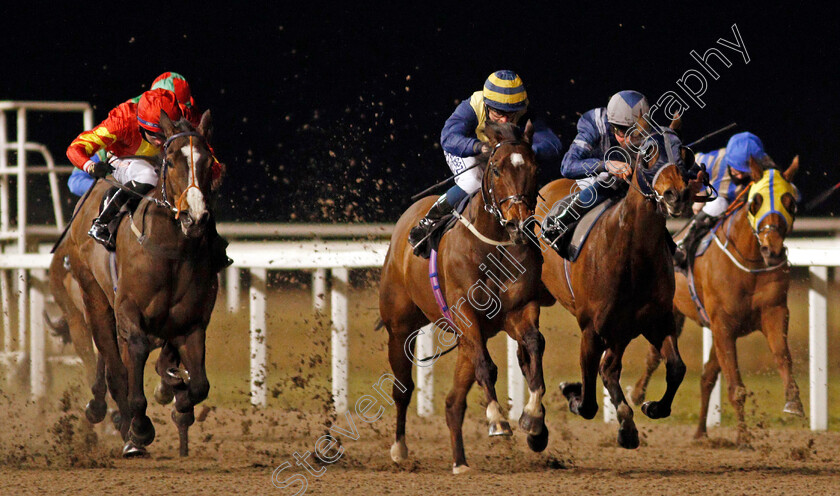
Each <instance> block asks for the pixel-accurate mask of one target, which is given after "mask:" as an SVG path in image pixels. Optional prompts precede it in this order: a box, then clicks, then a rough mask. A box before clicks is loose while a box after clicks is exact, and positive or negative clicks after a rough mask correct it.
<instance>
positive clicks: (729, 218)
mask: <svg viewBox="0 0 840 496" xmlns="http://www.w3.org/2000/svg"><path fill="white" fill-rule="evenodd" d="M746 191H749V187H747V188H745V189H744V191H742V192H741V194H739V195H738V197H737V198H736V199H735V201H734V202H732V205H730V207H729V208H728V209H726V212H725V213H724V217H723V218H722V219H721V223H720V224H719V225H720V226H721V227H723V224H724V223H725V224H726V231H725V233H724V238H725V241H726V242H725V243H723V242H721V240H720V238H719V237H718V235H717V232H716V233H715V235H714V238H715V244H716V245H717V246H718V248H720V249H721V251H723V253H724V254H726V256H727V257H728V258H729V260H730V261H732V263H733V264H734V265H735V266H736V267H738V269H740V270H742V271H744V272H747V273H750V274H757V273H761V272H770V271H773V270H776V269H779V268H781V267H786V266H789V265H790V262H789V261H788V260H784V261H783V262H780V263H778V264H776V265H773V266H770V267H761V268H758V269H750V268H749V267H746V266H745V265H744V264H742V263H741V262H739V261H738V260H737V259H736V258H735V256H734V255H733V254H732V252H731V251H729V246H730V243H731V242H732V240H731V239H730V237H729V231H730V230H731V229H732V224H733V223H734V222H733V221H734V218H735V217H734V216H733V214H734V213H735V212H736V211H738V210H739V209H740V208H741V207H743V206H744V205H746V202H744V201H741V202H740V203H738V199H740V198H741V196H743V194H744V192H746ZM733 207H734V208H733ZM750 230H751V231H752V233H753V236H755V239H756V241H758V234H759V232H761V231H764V229H762V230H761V231H758V232H757V231H756V230H755V229H753V227H752V226H750ZM731 246H732V248H734V249H735V252H736V253H738V256H739V257H741V258H742V259H743V260H744V261H746V262H760V261H761V260H760V259H750V258H748V257H746V256H745V255H744V254H743V253H741V251H740V250H738V247H737V246H735V244H734V243H732V245H731Z"/></svg>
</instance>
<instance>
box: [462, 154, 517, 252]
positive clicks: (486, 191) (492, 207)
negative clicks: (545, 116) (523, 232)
mask: <svg viewBox="0 0 840 496" xmlns="http://www.w3.org/2000/svg"><path fill="white" fill-rule="evenodd" d="M521 143H522V141H520V140H504V141H500V142H498V143H496V145H495V146H493V151H492V152H490V158H489V159H488V160H487V167H486V168H485V170H484V175H483V177H482V179H481V200H482V202H483V203H484V210H485V211H487V212H488V213H490V214H492V215H493V217H495V218H496V220H497V221H498V222H499V224H500V225H501V226H502V227H504V226H506V225H508V224H509V223H510V222H511V221H509V220H506V219H505V217H504V215H503V214H502V210H501V207H502V205H504V204H505V202H508V201H512V202H513V204H514V205H515V204H517V203H524V204H525V205H528V204H529V202H528V198H527V197H526V196H525V195H524V194H518V195H510V196H506V197H504V198H502V199H501V200H496V195H495V193H494V191H493V187H492V186H488V182H489V178H490V174H489V173H488V172H490V171H491V170H492V169H495V168H496V164H495V162H494V161H493V157H495V156H496V152H497V151H498V150H499V148H501V147H502V145H518V144H521ZM454 215H455V217H456V218H457V219H458V220H459V221H460V222H461V224H463V225H464V226H466V228H467V229H469V231H470V232H471V233H473V234H474V235H475V237H476V238H478V239H479V240H481V241H482V242H484V243H487V244H488V245H493V246H510V245H513V244H516V243H515V242H514V241H512V240H508V241H496V240H494V239H490V238H488V237H487V236H485V235H483V234H481V232H480V231H479V230H478V228H476V227H475V225H474V224H473V223H472V222H470V221H469V220H468V219H467V218H466V217H464V216H463V215H461V214H459V213H458V212H457V211H455V212H454Z"/></svg>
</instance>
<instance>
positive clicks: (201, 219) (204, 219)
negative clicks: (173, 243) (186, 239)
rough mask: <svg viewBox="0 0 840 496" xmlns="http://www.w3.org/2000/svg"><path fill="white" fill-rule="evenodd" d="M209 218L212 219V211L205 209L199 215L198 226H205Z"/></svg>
mask: <svg viewBox="0 0 840 496" xmlns="http://www.w3.org/2000/svg"><path fill="white" fill-rule="evenodd" d="M208 220H210V212H207V211H204V212H202V213H201V215H199V216H198V220H196V221H195V223H196V225H198V226H203V225H204V224H206V223H207V221H208Z"/></svg>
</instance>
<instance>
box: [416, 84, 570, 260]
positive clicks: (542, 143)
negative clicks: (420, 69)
mask: <svg viewBox="0 0 840 496" xmlns="http://www.w3.org/2000/svg"><path fill="white" fill-rule="evenodd" d="M527 109H528V94H527V93H526V92H525V85H524V84H523V83H522V80H521V79H520V78H519V76H518V75H516V73H515V72H513V71H496V72H494V73H493V74H490V76H489V77H488V78H487V80H486V81H485V82H484V89H483V90H481V91H476V92H475V93H473V94H472V96H470V98H469V99H468V100H464V101H462V102H461V103H460V104H459V105H458V107H457V108H455V111H454V112H453V113H452V115H451V116H450V117H449V118H448V119H447V120H446V124H444V126H443V130H442V131H441V134H440V144H441V146H442V147H443V154H444V157H445V158H446V163H447V164H448V165H449V168H450V170H452V173H453V174H455V175H456V177H455V185H454V186H452V187H451V188H450V189H449V190H448V191H447V192H446V193H445V194H443V195H442V196H441V197H440V198H439V199H438V200H437V201H436V202H435V203H434V205H432V208H431V209H429V213H427V214H426V217H425V218H423V219H421V220H420V223H419V224H418V225H417V226H416V227H414V228H412V229H411V232H410V233H409V236H408V242H409V243H410V244H411V245H412V246H414V247H415V253H416V252H418V251H419V249H420V245H421V243H422V242H423V241H424V240H425V239H426V238H428V236H429V234H430V233H431V230H432V228H433V227H434V226H435V224H436V223H437V221H439V220H440V219H441V218H442V217H443V216H445V215H447V214H449V213H451V212H452V211H453V210H454V209H455V206H456V205H457V204H458V203H459V202H461V201H462V200H464V199H466V198H468V197H469V196H470V195H472V194H473V193H475V192H476V191H478V190H479V189H480V188H481V178H482V175H483V173H484V169H483V168H482V167H481V164H479V163H478V158H477V156H478V155H481V154H484V153H488V152H489V151H490V146H489V144H488V141H489V139H488V138H487V136H486V135H485V134H484V126H485V124H486V123H487V121H490V122H493V123H498V124H501V123H507V122H511V123H514V124H517V125H519V126H520V127H523V128H524V125H525V124H526V123H527V122H528V116H527V115H526V111H527ZM532 124H533V125H534V138H533V143H532V148H533V149H534V154H535V155H536V158H537V163H538V164H539V165H542V166H550V165H552V164H556V163H558V162H559V159H560V151H561V150H562V148H563V145H562V143H560V138H558V137H557V135H556V134H554V132H553V131H552V130H551V129H549V128H548V127H547V126H546V125H545V123H544V122H542V121H541V120H533V121H532Z"/></svg>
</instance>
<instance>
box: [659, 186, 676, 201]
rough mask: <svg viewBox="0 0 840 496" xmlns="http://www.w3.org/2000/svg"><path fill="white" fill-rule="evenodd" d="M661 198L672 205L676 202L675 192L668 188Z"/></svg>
mask: <svg viewBox="0 0 840 496" xmlns="http://www.w3.org/2000/svg"><path fill="white" fill-rule="evenodd" d="M662 196H664V197H665V201H666V202H668V203H674V202H676V201H677V192H676V191H675V190H674V188H668V189H667V190H665V194H664V195H662Z"/></svg>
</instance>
